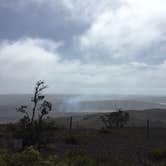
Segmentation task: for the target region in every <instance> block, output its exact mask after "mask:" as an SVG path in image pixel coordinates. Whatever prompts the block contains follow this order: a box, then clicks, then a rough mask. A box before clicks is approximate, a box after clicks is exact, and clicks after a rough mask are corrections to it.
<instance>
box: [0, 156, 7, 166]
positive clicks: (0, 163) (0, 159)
mask: <svg viewBox="0 0 166 166" xmlns="http://www.w3.org/2000/svg"><path fill="white" fill-rule="evenodd" d="M0 166H7V163H6V161H5V159H4V157H3V156H1V155H0Z"/></svg>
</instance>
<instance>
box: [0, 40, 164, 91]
mask: <svg viewBox="0 0 166 166" xmlns="http://www.w3.org/2000/svg"><path fill="white" fill-rule="evenodd" d="M41 43H45V44H42V45H41ZM50 44H51V46H52V44H53V42H52V41H50ZM54 44H55V47H56V46H58V45H59V43H54ZM43 45H47V46H48V45H49V41H48V40H43V39H30V38H27V39H22V40H19V41H16V42H12V43H10V42H2V43H1V44H0V78H1V83H0V84H1V86H0V93H30V92H31V90H32V88H33V84H34V83H35V82H36V81H37V80H39V79H44V80H46V82H48V84H49V87H50V88H49V89H48V92H51V93H87V94H88V93H110V94H111V93H127V94H131V93H137V94H139V93H140V94H146V93H148V94H153V93H154V94H155V93H166V89H165V84H166V75H165V74H164V73H165V70H166V61H165V62H163V63H162V64H160V65H158V66H153V65H148V64H146V63H138V62H135V63H130V64H123V65H102V64H94V63H88V64H84V63H82V62H81V61H78V60H77V61H76V60H63V59H61V56H60V54H59V53H58V52H57V51H56V50H55V49H54V50H50V49H46V48H45V47H44V46H43Z"/></svg>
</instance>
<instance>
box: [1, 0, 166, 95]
mask: <svg viewBox="0 0 166 166" xmlns="http://www.w3.org/2000/svg"><path fill="white" fill-rule="evenodd" d="M39 79H41V80H45V81H46V82H47V84H48V85H49V89H48V90H47V92H48V93H84V94H89V93H90V94H91V93H99V94H101V93H108V94H116V93H117V94H149V95H150V94H159V95H160V94H161V95H164V94H166V2H165V0H102V1H99V0H0V94H3V93H31V92H32V88H33V86H34V83H35V82H36V81H37V80H39Z"/></svg>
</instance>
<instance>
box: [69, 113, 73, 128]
mask: <svg viewBox="0 0 166 166" xmlns="http://www.w3.org/2000/svg"><path fill="white" fill-rule="evenodd" d="M72 123H73V118H72V116H71V117H70V126H69V127H70V128H69V129H70V130H72Z"/></svg>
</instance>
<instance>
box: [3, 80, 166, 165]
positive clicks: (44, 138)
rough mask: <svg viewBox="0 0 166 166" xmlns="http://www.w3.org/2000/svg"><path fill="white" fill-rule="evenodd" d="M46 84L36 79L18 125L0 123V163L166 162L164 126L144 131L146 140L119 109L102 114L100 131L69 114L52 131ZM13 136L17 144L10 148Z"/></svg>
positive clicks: (113, 163)
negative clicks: (74, 120)
mask: <svg viewBox="0 0 166 166" xmlns="http://www.w3.org/2000/svg"><path fill="white" fill-rule="evenodd" d="M46 87H47V86H46V85H45V83H44V82H43V81H38V82H37V83H36V86H35V91H34V95H33V97H32V100H31V101H32V104H33V105H32V109H30V108H28V107H27V106H25V105H22V106H20V107H19V108H18V109H17V111H18V112H20V113H22V114H23V117H22V118H21V119H20V121H19V123H15V124H3V125H0V166H111V165H112V166H122V165H123V166H165V165H166V148H163V147H165V139H166V134H165V129H161V128H160V129H155V128H153V129H150V130H153V131H151V133H152V135H151V138H150V139H148V140H147V139H146V128H144V127H143V128H136V127H133V128H132V127H125V128H124V126H125V125H126V124H127V122H128V121H129V118H130V117H129V113H127V112H124V111H121V110H119V111H117V112H111V113H106V114H103V115H102V116H101V117H100V118H101V120H102V122H103V124H104V127H103V128H102V129H100V130H98V129H97V130H96V129H90V128H88V129H83V128H75V127H74V125H73V127H72V118H70V123H69V126H70V127H68V128H63V129H62V128H59V129H58V130H57V126H56V125H55V121H54V120H51V119H50V118H48V117H47V116H48V115H49V112H51V111H52V105H51V103H50V102H49V101H47V100H45V96H44V95H43V94H42V92H43V90H44V89H45V88H46ZM97 123H98V121H97ZM110 128H111V130H110ZM159 130H160V131H159ZM19 140H22V141H23V148H18V147H16V148H13V147H14V146H13V145H14V144H15V143H16V144H19ZM156 147H158V148H157V149H156Z"/></svg>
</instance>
